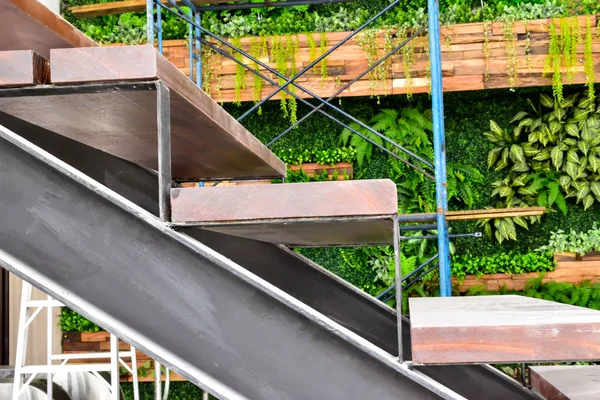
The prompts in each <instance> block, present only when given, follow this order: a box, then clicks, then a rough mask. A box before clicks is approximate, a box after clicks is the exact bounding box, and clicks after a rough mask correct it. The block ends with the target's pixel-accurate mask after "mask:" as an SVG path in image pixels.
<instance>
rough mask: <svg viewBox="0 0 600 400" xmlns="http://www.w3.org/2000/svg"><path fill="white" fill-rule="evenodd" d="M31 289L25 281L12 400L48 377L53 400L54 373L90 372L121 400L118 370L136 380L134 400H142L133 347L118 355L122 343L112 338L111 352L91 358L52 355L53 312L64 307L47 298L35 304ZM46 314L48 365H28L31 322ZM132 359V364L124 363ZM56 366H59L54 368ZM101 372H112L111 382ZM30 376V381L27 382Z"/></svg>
mask: <svg viewBox="0 0 600 400" xmlns="http://www.w3.org/2000/svg"><path fill="white" fill-rule="evenodd" d="M32 289H33V287H32V286H31V284H30V283H28V282H26V281H25V280H23V285H22V292H21V308H20V314H19V331H18V337H17V349H16V359H15V377H14V384H13V394H12V400H20V398H21V395H22V394H23V393H24V392H25V390H26V388H27V387H28V386H29V384H30V383H31V382H32V381H33V380H34V379H35V377H36V376H37V375H39V374H46V375H47V383H48V386H47V393H48V400H52V398H53V396H52V376H53V374H55V373H62V372H65V373H67V372H91V373H92V374H94V375H95V376H96V377H97V378H99V379H100V381H101V382H103V383H104V384H105V385H106V387H107V388H108V389H109V390H110V392H111V400H120V394H121V391H120V386H119V378H120V374H119V367H120V366H123V367H124V368H125V369H126V370H127V371H128V372H129V373H130V374H131V375H132V376H133V395H134V400H139V388H138V373H137V357H136V352H135V348H133V346H130V351H126V352H121V353H119V339H118V338H117V337H116V336H115V335H113V334H111V335H110V352H103V353H88V354H53V352H52V341H53V334H52V328H53V326H52V315H53V313H52V310H53V308H54V307H63V304H62V303H60V302H59V301H58V300H54V299H53V298H52V297H50V295H48V297H47V300H32V298H31V295H32ZM44 308H46V310H47V319H48V321H47V336H46V337H47V353H46V354H47V357H46V364H45V365H25V359H26V355H27V334H28V330H29V327H30V325H31V322H32V321H33V320H34V319H35V317H37V316H38V315H39V314H40V313H41V312H42V310H43V309H44ZM107 358H110V363H109V364H106V363H105V364H102V363H98V364H68V362H69V361H71V360H82V359H107ZM125 358H129V359H130V364H128V363H127V362H125V361H124V359H125ZM55 362H56V364H55ZM100 372H110V382H108V381H107V380H106V379H104V378H103V377H102V376H101V375H100ZM26 376H28V378H27V380H25V381H24V378H25V377H26Z"/></svg>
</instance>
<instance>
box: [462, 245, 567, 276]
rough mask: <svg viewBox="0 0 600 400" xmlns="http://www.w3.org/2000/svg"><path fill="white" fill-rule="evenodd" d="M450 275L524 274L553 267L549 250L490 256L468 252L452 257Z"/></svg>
mask: <svg viewBox="0 0 600 400" xmlns="http://www.w3.org/2000/svg"><path fill="white" fill-rule="evenodd" d="M451 265H452V276H455V277H457V278H464V277H465V276H467V275H477V276H481V275H488V274H525V273H528V272H545V271H553V270H554V267H555V262H554V257H553V253H552V252H551V251H544V252H529V253H525V254H518V253H514V252H507V253H498V254H493V255H490V256H473V255H471V254H469V253H467V254H462V255H458V256H454V257H453V258H452V264H451Z"/></svg>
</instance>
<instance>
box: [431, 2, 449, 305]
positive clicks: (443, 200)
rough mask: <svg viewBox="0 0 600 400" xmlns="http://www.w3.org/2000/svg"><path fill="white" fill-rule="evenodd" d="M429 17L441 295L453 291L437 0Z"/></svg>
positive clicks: (432, 3) (432, 4)
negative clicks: (447, 220)
mask: <svg viewBox="0 0 600 400" xmlns="http://www.w3.org/2000/svg"><path fill="white" fill-rule="evenodd" d="M427 8H428V17H429V58H430V63H431V103H432V110H433V152H434V165H435V197H436V214H437V216H436V222H437V234H438V254H439V263H440V295H441V296H444V297H445V296H451V295H452V281H451V279H450V241H449V238H448V225H447V222H446V212H447V211H448V185H447V176H446V136H445V133H444V92H443V89H442V49H441V45H440V18H439V3H438V0H427Z"/></svg>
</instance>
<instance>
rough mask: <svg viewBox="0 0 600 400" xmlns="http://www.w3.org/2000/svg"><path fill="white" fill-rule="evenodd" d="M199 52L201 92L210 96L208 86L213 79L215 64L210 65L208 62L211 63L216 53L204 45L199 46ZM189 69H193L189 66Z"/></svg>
mask: <svg viewBox="0 0 600 400" xmlns="http://www.w3.org/2000/svg"><path fill="white" fill-rule="evenodd" d="M196 51H197V50H196ZM200 52H201V54H200V57H201V59H202V66H203V68H202V90H204V91H205V92H206V94H207V95H209V96H210V94H211V87H210V84H211V82H212V79H213V77H214V68H215V67H214V66H215V64H213V63H211V62H210V61H211V59H212V57H213V56H215V55H217V54H218V53H217V52H216V51H214V50H213V49H211V48H210V47H208V46H206V45H202V46H201V51H200ZM191 68H194V66H193V65H190V69H191ZM192 73H193V72H192Z"/></svg>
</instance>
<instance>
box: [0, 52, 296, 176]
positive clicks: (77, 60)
mask: <svg viewBox="0 0 600 400" xmlns="http://www.w3.org/2000/svg"><path fill="white" fill-rule="evenodd" d="M51 65H52V71H51V79H52V82H53V83H54V84H55V87H53V88H50V89H47V90H49V91H50V92H52V91H53V90H55V91H59V90H63V89H62V88H60V87H57V86H56V85H71V86H73V85H75V84H76V83H85V84H91V83H96V84H97V83H101V82H119V83H123V82H137V81H141V80H143V81H151V82H158V81H161V82H162V83H163V84H165V85H166V86H167V87H168V88H169V91H170V98H171V101H170V111H171V138H172V139H171V152H172V170H173V177H174V178H175V179H181V180H188V179H189V180H195V179H199V180H202V179H215V178H216V179H220V178H234V177H238V178H243V177H248V178H250V177H259V176H262V177H272V176H283V175H285V173H286V168H285V164H284V163H283V162H282V161H281V160H279V159H278V158H277V157H276V156H275V155H274V154H273V153H272V152H271V151H270V150H269V149H268V148H267V147H266V146H264V145H263V144H262V143H261V142H260V141H259V140H258V139H256V138H255V137H254V136H252V134H251V133H250V132H248V131H247V130H246V129H245V128H244V127H243V126H242V125H241V124H239V123H238V122H237V121H236V120H235V119H234V118H233V117H231V115H229V114H228V113H227V112H226V111H225V110H223V109H222V108H221V107H219V105H218V104H217V103H215V102H214V101H213V100H212V99H211V98H210V97H209V96H208V95H206V93H204V92H203V91H202V90H201V89H200V88H198V87H197V86H196V85H195V84H194V83H193V82H192V81H191V80H189V79H188V78H187V77H186V76H185V75H183V74H182V73H181V72H180V71H178V70H177V68H176V67H175V66H173V65H172V64H171V63H169V62H168V61H167V60H166V59H165V58H164V57H163V56H162V55H160V54H158V52H157V51H156V50H154V49H153V48H151V47H149V46H130V47H93V48H91V47H90V48H78V49H55V50H52V55H51ZM0 109H2V111H3V112H6V113H7V114H10V115H13V116H15V117H17V118H20V119H23V120H25V121H28V122H31V123H33V124H35V125H38V126H41V127H43V128H45V129H48V130H51V131H53V132H56V133H59V134H61V135H64V136H67V137H69V138H71V139H74V140H77V141H80V142H82V143H85V144H87V145H89V146H92V147H95V148H97V149H100V150H103V151H105V152H108V153H111V154H114V155H116V156H118V157H121V158H123V159H126V160H129V161H132V162H134V163H137V164H139V165H142V166H144V167H147V168H151V169H154V170H156V169H157V168H158V160H157V158H158V155H157V147H156V146H157V127H156V120H157V118H156V112H157V97H156V90H105V91H103V92H101V93H96V92H95V93H85V92H78V93H70V94H68V95H48V93H47V92H46V93H45V94H44V95H36V94H35V91H31V92H29V95H27V96H17V97H2V96H0Z"/></svg>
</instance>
